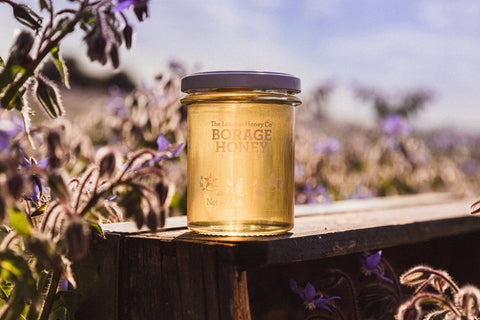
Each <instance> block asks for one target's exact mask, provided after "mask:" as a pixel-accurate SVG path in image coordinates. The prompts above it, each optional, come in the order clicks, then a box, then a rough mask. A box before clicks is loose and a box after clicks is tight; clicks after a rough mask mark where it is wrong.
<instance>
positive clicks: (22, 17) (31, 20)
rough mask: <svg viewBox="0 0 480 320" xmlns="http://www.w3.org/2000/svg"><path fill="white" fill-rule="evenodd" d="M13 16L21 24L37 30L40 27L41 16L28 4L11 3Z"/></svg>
mask: <svg viewBox="0 0 480 320" xmlns="http://www.w3.org/2000/svg"><path fill="white" fill-rule="evenodd" d="M13 16H14V17H15V19H17V20H18V21H19V22H20V23H21V24H23V25H25V26H27V27H29V28H31V29H33V30H35V31H36V30H38V29H40V28H41V27H42V24H41V22H42V18H41V17H40V16H39V15H37V14H36V13H35V11H33V10H32V9H31V8H30V7H29V6H27V5H25V4H15V5H13Z"/></svg>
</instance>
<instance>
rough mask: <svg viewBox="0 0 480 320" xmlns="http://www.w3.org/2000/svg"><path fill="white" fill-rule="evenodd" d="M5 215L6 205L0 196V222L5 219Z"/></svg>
mask: <svg viewBox="0 0 480 320" xmlns="http://www.w3.org/2000/svg"><path fill="white" fill-rule="evenodd" d="M6 215H7V203H6V202H5V198H4V197H3V196H2V195H1V194H0V222H2V221H3V220H4V219H5V216H6Z"/></svg>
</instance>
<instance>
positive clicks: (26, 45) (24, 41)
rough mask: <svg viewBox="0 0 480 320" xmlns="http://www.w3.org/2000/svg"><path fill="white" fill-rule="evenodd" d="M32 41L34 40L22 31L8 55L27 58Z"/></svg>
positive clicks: (26, 32)
mask: <svg viewBox="0 0 480 320" xmlns="http://www.w3.org/2000/svg"><path fill="white" fill-rule="evenodd" d="M34 41H35V38H34V37H33V35H32V34H31V33H30V32H28V31H25V30H22V31H21V32H20V33H19V34H18V36H17V39H15V43H14V44H13V46H12V48H11V50H10V54H11V55H13V56H16V57H17V56H27V55H28V54H29V53H30V50H32V47H33V43H34Z"/></svg>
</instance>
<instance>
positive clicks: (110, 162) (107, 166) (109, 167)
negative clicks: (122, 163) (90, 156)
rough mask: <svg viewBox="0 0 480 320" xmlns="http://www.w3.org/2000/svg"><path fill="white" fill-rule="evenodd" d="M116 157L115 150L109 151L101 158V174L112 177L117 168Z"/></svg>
mask: <svg viewBox="0 0 480 320" xmlns="http://www.w3.org/2000/svg"><path fill="white" fill-rule="evenodd" d="M116 165H117V162H116V157H115V153H113V151H110V152H108V153H107V154H105V156H103V158H102V159H101V160H100V169H99V174H100V176H101V177H103V176H107V177H110V176H111V175H112V174H113V173H114V172H115V169H116Z"/></svg>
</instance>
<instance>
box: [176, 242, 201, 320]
mask: <svg viewBox="0 0 480 320" xmlns="http://www.w3.org/2000/svg"><path fill="white" fill-rule="evenodd" d="M176 257H177V270H178V271H177V272H178V280H179V281H178V284H179V288H180V294H181V299H182V302H183V303H182V314H183V319H189V320H190V319H191V320H204V319H206V309H205V300H206V298H207V297H206V296H205V288H204V282H203V264H202V251H201V249H200V248H199V247H198V246H195V245H193V244H192V243H181V242H179V243H177V252H176Z"/></svg>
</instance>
